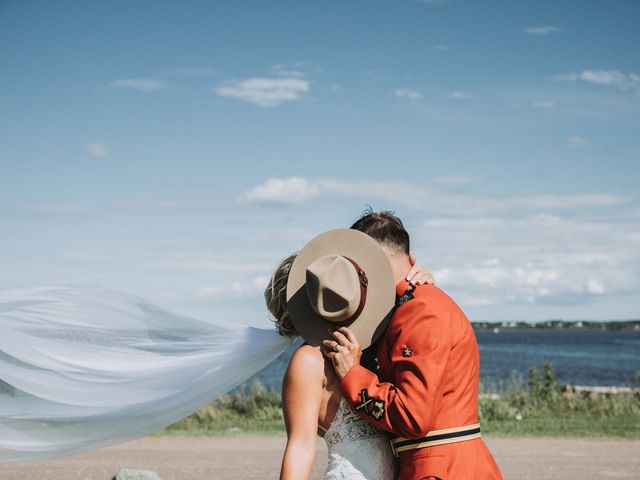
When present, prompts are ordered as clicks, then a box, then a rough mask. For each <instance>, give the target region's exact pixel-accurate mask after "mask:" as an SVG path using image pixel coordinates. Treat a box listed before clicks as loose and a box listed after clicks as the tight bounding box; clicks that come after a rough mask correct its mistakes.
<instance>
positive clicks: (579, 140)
mask: <svg viewBox="0 0 640 480" xmlns="http://www.w3.org/2000/svg"><path fill="white" fill-rule="evenodd" d="M567 145H568V146H569V147H571V148H580V147H584V146H586V145H589V140H587V139H586V138H584V137H580V136H578V135H575V136H573V137H569V138H568V139H567Z"/></svg>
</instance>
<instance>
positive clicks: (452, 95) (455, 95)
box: [447, 90, 475, 100]
mask: <svg viewBox="0 0 640 480" xmlns="http://www.w3.org/2000/svg"><path fill="white" fill-rule="evenodd" d="M447 97H449V98H455V99H456V100H462V99H464V98H474V97H475V95H474V94H473V93H468V92H461V91H459V90H454V91H453V92H449V93H447Z"/></svg>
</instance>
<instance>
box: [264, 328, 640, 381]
mask: <svg viewBox="0 0 640 480" xmlns="http://www.w3.org/2000/svg"><path fill="white" fill-rule="evenodd" d="M476 337H477V339H478V344H479V346H480V381H481V382H482V383H483V384H484V385H486V386H492V385H496V386H498V385H500V383H502V382H504V381H506V380H508V379H509V378H510V377H511V375H512V372H516V373H517V374H519V375H522V376H523V377H524V378H525V379H527V378H528V372H529V369H530V368H531V367H538V369H539V370H541V369H542V365H543V364H544V363H545V362H547V361H550V362H552V363H553V367H554V370H555V371H556V378H557V379H558V380H559V381H560V382H562V383H565V384H571V385H603V386H632V385H634V384H635V383H636V376H637V375H640V332H638V331H621V332H614V331H602V330H530V331H529V330H518V331H504V330H503V331H500V332H499V333H494V332H493V331H488V330H478V331H476ZM292 353H293V349H289V350H287V351H286V352H284V353H283V354H282V355H281V356H280V357H279V358H278V359H277V360H276V361H275V362H274V363H272V364H271V365H270V366H268V367H267V368H265V369H264V370H263V371H262V372H260V373H259V374H258V378H259V379H260V381H261V382H262V383H263V384H265V385H266V386H267V387H268V388H273V389H275V390H277V391H280V389H281V384H282V376H283V373H284V370H285V369H286V367H287V364H288V362H289V358H290V357H291V355H292Z"/></svg>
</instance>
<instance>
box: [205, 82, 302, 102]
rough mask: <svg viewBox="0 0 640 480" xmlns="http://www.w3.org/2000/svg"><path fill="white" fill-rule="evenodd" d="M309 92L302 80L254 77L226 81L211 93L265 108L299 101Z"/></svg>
mask: <svg viewBox="0 0 640 480" xmlns="http://www.w3.org/2000/svg"><path fill="white" fill-rule="evenodd" d="M309 90H310V86H309V82H308V81H307V80H305V79H303V78H298V77H281V78H267V77H254V78H246V79H244V80H227V81H226V82H224V83H223V84H222V85H220V86H218V87H216V88H214V90H213V91H214V93H215V94H216V95H218V96H221V97H228V98H236V99H238V100H242V101H245V102H249V103H252V104H254V105H258V106H260V107H265V108H266V107H276V106H278V105H281V104H283V103H285V102H293V101H296V100H300V98H301V96H302V94H304V93H306V92H308V91H309Z"/></svg>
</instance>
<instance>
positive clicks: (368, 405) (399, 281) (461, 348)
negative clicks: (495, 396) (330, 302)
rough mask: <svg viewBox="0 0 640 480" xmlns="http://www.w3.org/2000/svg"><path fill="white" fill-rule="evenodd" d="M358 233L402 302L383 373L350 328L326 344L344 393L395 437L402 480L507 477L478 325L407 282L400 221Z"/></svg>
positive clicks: (373, 216)
mask: <svg viewBox="0 0 640 480" xmlns="http://www.w3.org/2000/svg"><path fill="white" fill-rule="evenodd" d="M351 228H353V229H356V230H359V231H361V232H364V233H366V234H368V235H369V236H371V237H372V238H373V239H375V240H376V241H377V242H378V243H379V244H380V245H381V246H382V247H383V249H384V251H385V253H386V255H387V257H388V259H389V261H390V263H391V267H392V270H393V274H394V277H395V282H396V295H397V301H396V310H395V313H394V315H393V317H392V319H391V321H390V323H389V326H388V327H387V330H386V332H385V333H384V335H383V337H382V338H381V339H380V341H379V343H378V347H377V348H378V359H377V360H378V365H377V374H375V373H372V372H371V371H369V370H367V369H366V368H364V367H363V366H361V365H360V356H361V349H360V346H359V345H358V342H357V340H356V338H355V336H354V335H353V334H352V332H351V331H350V330H349V329H348V328H346V327H343V328H340V329H339V330H337V331H335V332H334V333H333V336H334V338H335V341H332V340H325V341H324V344H325V347H327V348H329V349H331V351H329V352H328V353H326V355H327V356H328V357H329V358H331V360H332V362H333V364H334V367H335V371H336V373H337V375H338V377H339V378H340V380H341V384H340V388H341V390H342V394H343V395H344V397H345V398H346V399H347V400H348V401H349V402H350V403H351V405H352V407H353V409H354V410H355V412H356V413H358V414H359V415H360V416H361V417H363V418H364V419H366V420H367V421H368V422H370V423H371V424H373V425H375V426H376V427H378V428H381V429H383V430H387V431H389V432H391V434H392V436H393V437H394V438H393V440H392V445H393V448H394V451H395V452H396V454H397V455H398V458H399V469H400V470H399V476H398V479H399V480H409V479H416V480H417V479H425V478H426V479H431V478H435V479H453V480H472V479H478V480H485V479H487V480H488V479H501V478H502V476H501V474H500V470H499V469H498V466H497V465H496V463H495V461H494V459H493V457H492V456H491V453H490V452H489V450H488V449H487V447H486V445H485V444H484V442H483V441H482V439H481V438H480V426H479V425H478V384H479V367H480V358H479V353H478V345H477V343H476V338H475V335H474V333H473V329H472V327H471V324H470V323H469V321H468V320H467V318H466V316H465V315H464V313H463V312H462V310H461V309H460V308H459V307H458V306H457V305H456V304H455V303H454V301H453V300H452V299H451V298H449V297H448V296H447V295H446V294H445V293H444V292H443V291H442V290H440V289H439V288H437V287H435V286H434V285H420V286H417V287H414V286H411V285H409V284H408V283H407V282H406V281H405V280H404V278H405V275H406V272H407V271H408V270H409V269H410V268H411V262H410V257H409V234H408V233H407V231H406V230H405V228H404V226H403V224H402V222H401V221H400V219H399V218H398V217H396V216H394V215H393V214H392V213H390V212H380V213H375V212H366V213H365V214H364V215H363V216H362V217H361V218H360V219H359V220H358V221H357V222H356V223H355V224H353V226H352V227H351ZM340 346H341V347H340ZM374 348H375V347H374Z"/></svg>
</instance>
